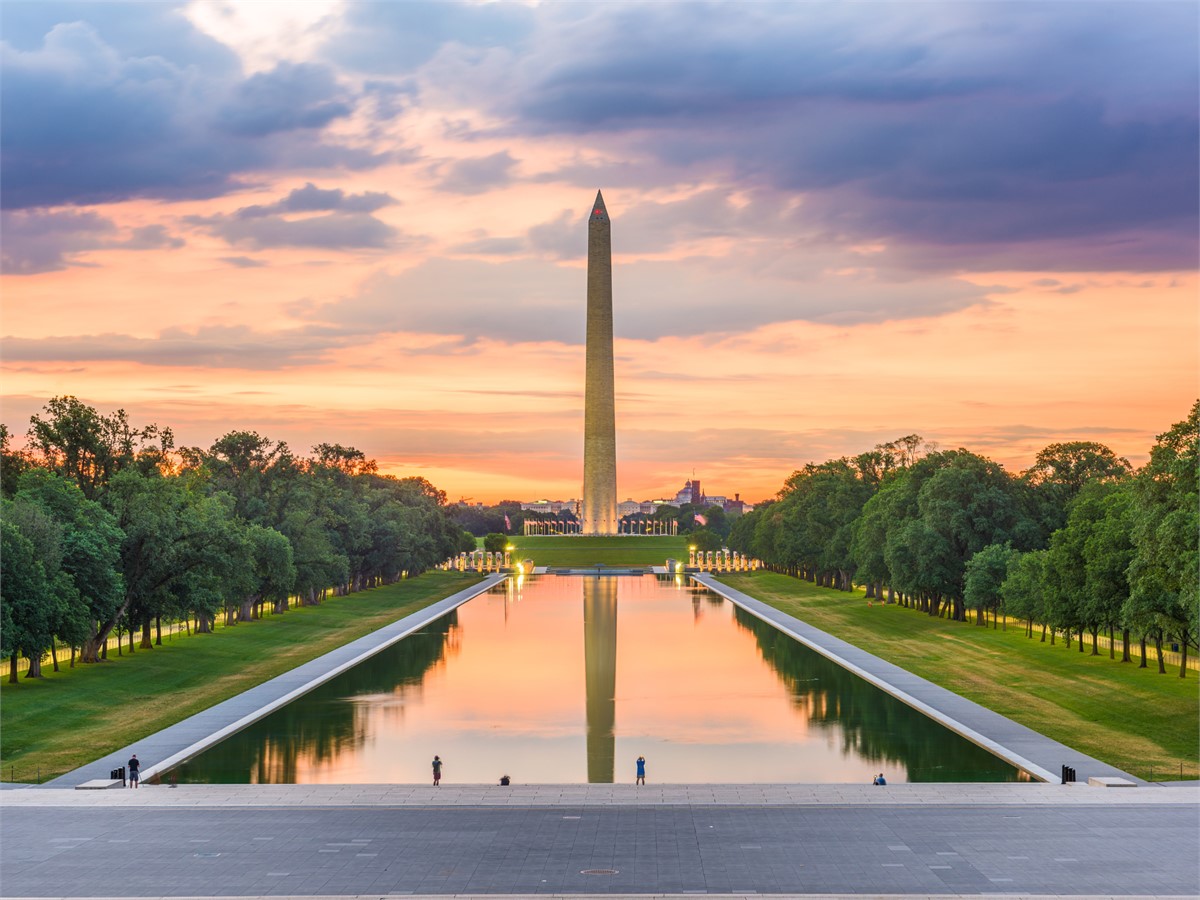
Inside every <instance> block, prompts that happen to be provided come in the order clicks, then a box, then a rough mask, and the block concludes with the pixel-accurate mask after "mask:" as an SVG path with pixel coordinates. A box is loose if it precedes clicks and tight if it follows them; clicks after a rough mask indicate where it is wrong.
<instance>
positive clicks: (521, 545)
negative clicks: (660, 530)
mask: <svg viewBox="0 0 1200 900" xmlns="http://www.w3.org/2000/svg"><path fill="white" fill-rule="evenodd" d="M510 543H511V544H512V545H513V546H514V547H516V548H517V549H516V550H514V551H513V554H512V558H513V560H514V561H517V562H519V561H520V560H523V559H532V560H533V562H534V564H535V565H539V566H591V565H595V564H596V563H603V564H604V565H606V566H661V565H663V564H665V563H666V561H667V559H683V560H686V559H687V546H688V545H687V538H686V537H661V536H654V535H621V536H615V537H607V536H606V537H595V536H592V535H586V536H585V535H579V534H574V535H561V536H560V535H532V536H529V537H523V536H519V535H514V536H513V537H512V538H511V539H510Z"/></svg>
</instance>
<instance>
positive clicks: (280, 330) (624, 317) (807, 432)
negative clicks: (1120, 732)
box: [0, 0, 1200, 502]
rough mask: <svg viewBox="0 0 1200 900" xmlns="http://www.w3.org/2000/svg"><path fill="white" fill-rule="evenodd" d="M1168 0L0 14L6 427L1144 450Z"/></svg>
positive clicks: (1190, 182) (460, 462)
mask: <svg viewBox="0 0 1200 900" xmlns="http://www.w3.org/2000/svg"><path fill="white" fill-rule="evenodd" d="M1198 10H1200V7H1197V5H1196V4H1195V3H1193V2H1169V3H1156V2H1152V0H1138V2H1125V3H1102V2H1086V0H1074V2H1071V0H1068V2H1056V3H1042V2H1034V0H1028V2H999V3H984V2H954V3H867V2H861V3H829V4H825V3H815V2H812V3H809V2H791V3H771V2H756V3H743V2H735V3H719V2H714V3H683V2H680V3H668V2H657V3H649V2H647V3H621V2H612V3H603V4H601V3H583V2H579V3H566V2H557V3H549V2H547V3H505V2H495V3H478V2H448V0H447V2H435V3H425V2H336V0H306V2H301V3H297V2H272V0H252V2H229V0H203V2H188V3H170V2H159V3H103V2H78V3H58V2H47V0H37V2H24V0H5V2H4V3H3V4H0V39H2V46H0V103H2V108H3V119H2V120H0V199H2V210H0V237H2V250H0V266H2V269H0V271H2V274H0V301H2V306H0V335H2V338H0V367H2V372H3V386H2V388H0V421H3V422H4V423H5V424H6V425H7V426H8V427H9V429H10V431H11V432H12V433H13V434H14V435H16V436H17V437H18V438H19V437H20V436H21V435H23V434H24V432H25V430H26V428H27V427H28V424H29V417H30V416H31V415H33V414H35V413H37V412H39V411H40V410H41V409H42V407H43V406H44V404H45V403H46V402H47V401H48V400H49V399H50V398H51V397H54V396H60V395H65V394H71V395H75V396H77V397H79V398H80V399H81V400H84V401H85V402H87V403H89V404H91V405H93V406H95V407H97V408H98V409H100V410H101V411H102V412H109V411H112V410H115V409H118V408H123V409H125V410H127V411H128V413H129V414H130V417H131V418H132V419H133V421H134V423H135V424H148V423H151V422H156V423H158V424H160V425H166V426H171V427H172V428H173V429H174V431H175V433H176V437H177V442H178V443H179V444H180V445H183V446H200V447H207V446H209V445H210V444H211V443H212V442H213V441H215V440H216V439H217V438H218V437H220V436H221V435H223V434H225V433H227V432H228V431H231V430H252V431H257V432H258V433H260V434H262V435H265V436H267V437H269V438H272V439H276V440H284V441H286V442H287V443H288V444H289V446H291V447H292V449H293V450H295V451H296V452H299V453H307V452H308V451H309V450H310V448H311V447H312V446H313V445H315V444H317V443H322V442H328V443H341V444H345V445H350V446H354V447H356V448H358V449H360V450H362V451H363V452H364V453H366V454H367V455H368V456H369V457H372V458H374V459H376V460H378V462H379V465H380V469H381V470H382V471H384V472H388V473H392V474H396V475H399V476H408V475H421V476H423V477H426V478H428V479H429V480H430V481H432V482H433V483H434V484H435V485H437V486H438V487H440V488H441V489H443V490H445V491H447V493H448V494H449V496H450V499H451V500H457V499H460V498H461V499H470V500H471V502H495V501H498V500H500V499H503V498H513V499H535V498H551V499H555V498H557V499H567V498H572V497H576V496H578V494H579V493H580V486H581V483H582V442H583V441H582V425H583V409H582V395H583V377H584V355H583V341H584V305H585V295H586V282H585V263H586V240H587V216H588V213H589V212H590V210H591V203H592V200H593V198H594V197H595V194H596V191H597V190H598V189H600V190H603V192H604V198H605V202H606V205H607V208H608V211H609V215H610V217H611V220H612V235H613V254H614V259H613V263H614V274H613V296H614V322H615V330H616V345H615V353H616V383H617V453H618V493H619V495H620V497H621V499H624V498H626V497H632V498H634V499H639V500H641V499H649V498H653V497H662V496H673V495H674V493H675V491H676V490H678V489H679V488H680V487H681V486H682V484H683V482H684V480H686V479H687V478H690V477H692V475H693V473H694V474H695V477H697V478H700V479H701V481H702V483H703V486H704V488H705V490H706V491H707V492H708V493H710V494H726V495H729V496H733V495H734V494H735V493H738V494H740V495H741V496H742V498H743V499H746V500H750V501H757V500H760V499H764V498H767V497H770V496H772V495H774V494H775V492H776V491H777V490H778V489H779V487H780V486H781V485H782V482H783V480H784V478H786V477H787V475H788V474H789V473H790V472H791V471H793V470H794V469H796V468H798V467H800V466H802V465H804V464H805V463H807V462H810V461H821V460H824V459H828V458H832V457H837V456H841V455H843V454H851V455H852V454H855V453H859V452H862V451H864V450H867V449H870V448H871V447H872V446H874V445H875V444H877V443H880V442H883V441H888V440H892V439H894V438H896V437H899V436H901V435H906V434H910V433H917V434H920V435H922V436H924V437H925V438H926V440H928V441H930V442H934V443H936V444H937V445H938V446H940V447H943V448H953V447H960V446H962V447H966V448H968V449H970V450H973V451H975V452H978V453H981V454H983V455H985V456H988V457H990V458H992V459H995V460H997V461H999V462H1001V463H1003V464H1004V465H1005V466H1006V467H1008V468H1009V469H1010V470H1012V471H1014V472H1017V471H1020V470H1021V469H1024V468H1026V467H1028V466H1029V465H1030V464H1031V463H1032V461H1033V458H1034V456H1035V454H1036V453H1037V452H1038V450H1040V449H1041V448H1042V447H1044V446H1046V445H1047V444H1049V443H1052V442H1055V441H1067V440H1095V441H1101V442H1103V443H1106V444H1108V445H1109V446H1110V447H1112V448H1113V449H1114V450H1115V451H1116V452H1118V453H1119V454H1122V455H1125V456H1127V457H1128V458H1129V459H1130V460H1131V461H1132V462H1134V463H1135V464H1138V463H1141V462H1144V461H1145V459H1146V457H1147V454H1148V451H1149V448H1150V446H1151V445H1152V443H1153V440H1154V436H1155V435H1156V434H1158V433H1161V432H1163V431H1165V430H1167V428H1169V427H1170V425H1171V424H1172V423H1174V422H1177V421H1180V420H1182V419H1183V418H1184V417H1185V416H1186V414H1187V411H1188V409H1189V407H1190V405H1191V404H1192V402H1193V401H1194V399H1195V398H1196V396H1197V395H1198V393H1200V359H1198V357H1200V340H1198V338H1200V328H1198V324H1200V323H1198V321H1197V317H1198V304H1197V282H1198V279H1197V247H1198V244H1197V234H1198V223H1200V215H1198V196H1200V182H1198V175H1197V173H1198V171H1200V165H1198V163H1200V154H1198V148H1200V125H1198V118H1200V115H1198V109H1200V102H1198V101H1200V98H1198V96H1197V94H1198V88H1197V86H1198V84H1200V66H1198V59H1200V50H1198V46H1197V42H1198V39H1197V35H1198V28H1197V25H1198Z"/></svg>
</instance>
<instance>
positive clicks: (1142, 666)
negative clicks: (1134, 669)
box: [1138, 634, 1146, 669]
mask: <svg viewBox="0 0 1200 900" xmlns="http://www.w3.org/2000/svg"><path fill="white" fill-rule="evenodd" d="M1138 668H1139V669H1144V668H1146V636H1145V635H1144V634H1143V635H1142V664H1141V665H1140V666H1138Z"/></svg>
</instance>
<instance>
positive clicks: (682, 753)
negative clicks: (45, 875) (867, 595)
mask: <svg viewBox="0 0 1200 900" xmlns="http://www.w3.org/2000/svg"><path fill="white" fill-rule="evenodd" d="M435 753H436V754H438V755H439V756H441V758H442V759H443V760H444V761H445V767H444V769H443V776H442V777H443V781H445V782H446V783H448V784H453V783H456V782H457V783H481V782H482V783H488V782H491V783H495V782H497V781H498V780H499V778H500V776H501V775H509V776H510V777H511V778H512V780H513V783H515V784H530V783H543V784H545V783H572V782H573V783H582V782H593V783H604V782H612V781H618V782H632V781H633V778H634V762H635V760H636V759H637V757H638V756H645V757H646V760H647V767H646V768H647V781H648V782H662V783H668V782H669V783H675V784H679V783H719V782H799V783H815V782H869V781H870V780H871V777H872V776H873V775H875V774H876V773H878V772H881V771H882V772H884V773H885V774H886V775H887V778H888V781H889V782H904V781H1013V780H1017V779H1019V778H1021V777H1023V776H1022V775H1021V773H1020V772H1018V770H1017V769H1015V768H1014V767H1013V766H1011V765H1009V764H1008V763H1006V762H1004V761H1002V760H1000V759H998V758H996V757H994V756H992V755H991V754H990V753H988V752H986V751H984V750H982V749H980V748H979V747H977V746H975V745H974V744H972V743H970V742H969V741H967V740H965V739H963V738H960V737H959V736H958V735H956V734H954V733H953V732H951V731H948V730H947V729H945V728H943V727H942V726H941V725H939V724H937V723H936V722H933V721H932V720H930V719H927V718H925V717H924V716H922V715H921V714H919V713H917V712H915V711H914V710H912V709H910V708H909V707H907V706H905V705H904V704H903V703H900V702H899V701H898V700H895V699H893V698H892V697H890V696H888V695H887V694H885V693H883V692H882V691H880V690H879V689H877V688H875V687H873V686H872V685H870V684H868V683H866V682H865V681H862V680H861V679H859V678H857V677H856V676H854V675H851V674H850V673H849V672H846V671H845V670H844V669H841V668H840V667H838V666H836V665H834V664H833V663H830V662H828V661H827V660H825V659H824V658H823V657H821V656H818V655H817V654H815V653H813V652H812V651H810V650H808V649H807V648H805V647H804V646H802V645H801V644H798V643H797V642H795V641H794V640H792V639H791V638H789V637H787V636H786V635H783V634H781V633H779V632H778V631H776V630H774V629H773V628H771V627H769V626H767V625H765V624H763V623H762V622H760V621H759V620H758V619H755V618H753V617H752V616H749V615H747V614H746V613H744V612H742V611H741V610H739V609H738V608H737V607H735V606H734V605H733V604H732V603H729V602H728V601H726V600H724V599H722V598H721V597H719V596H717V595H716V594H714V593H712V592H711V591H708V590H707V589H704V588H698V587H695V586H690V585H684V584H682V583H678V582H676V581H675V580H673V579H668V578H664V577H655V576H653V575H647V576H643V577H607V578H594V577H592V578H589V577H566V576H543V577H537V578H530V579H525V580H523V581H522V582H516V581H514V580H510V581H509V582H508V583H507V584H505V585H502V586H499V587H497V588H495V589H494V590H492V591H491V592H489V593H487V594H483V595H481V596H479V597H477V598H476V599H474V600H472V601H470V602H469V603H467V604H465V605H463V606H461V607H459V609H458V610H456V611H455V612H453V613H450V614H449V615H447V616H444V617H443V618H441V619H439V620H438V621H436V622H434V623H432V624H431V625H429V626H428V627H427V628H426V629H425V630H424V631H422V632H420V633H417V634H414V635H412V636H410V637H408V638H406V639H405V640H403V641H401V642H400V643H398V644H396V645H395V646H393V647H391V648H390V649H388V650H385V651H383V652H382V653H379V654H378V655H376V656H374V657H372V658H371V659H369V660H367V661H366V662H364V663H362V664H361V665H359V666H357V667H356V668H354V669H353V670H351V671H349V672H346V673H344V674H342V675H340V676H338V677H337V678H335V679H333V680H332V681H330V682H328V683H327V684H325V685H323V686H321V687H320V688H317V689H316V690H314V691H312V692H311V693H309V694H307V695H305V696H304V697H301V698H299V699H297V700H296V701H295V702H293V703H292V704H290V705H288V706H287V707H284V708H283V709H280V710H278V711H276V712H275V713H273V714H271V715H270V716H268V717H267V718H265V719H263V720H261V721H259V722H257V723H256V724H254V725H252V726H250V727H249V728H247V729H246V730H244V731H242V732H239V733H238V734H236V735H234V736H232V737H230V738H229V739H227V740H225V741H224V742H222V743H221V744H218V745H217V746H215V747H213V748H211V749H210V750H208V751H206V752H204V753H203V754H201V755H200V756H198V757H196V758H195V759H193V760H191V761H190V762H188V763H185V764H184V765H183V766H181V767H179V768H178V769H176V770H175V773H174V774H175V775H176V776H177V777H178V779H179V781H181V782H230V783H239V782H240V783H247V782H248V783H276V784H278V783H284V784H291V783H294V784H312V783H338V784H350V783H396V782H401V783H403V782H427V781H429V780H430V760H431V759H432V758H433V755H434V754H435ZM168 777H170V776H168Z"/></svg>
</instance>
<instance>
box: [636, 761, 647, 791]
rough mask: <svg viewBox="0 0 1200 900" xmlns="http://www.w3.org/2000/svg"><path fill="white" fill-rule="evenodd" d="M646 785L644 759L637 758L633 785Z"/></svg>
mask: <svg viewBox="0 0 1200 900" xmlns="http://www.w3.org/2000/svg"><path fill="white" fill-rule="evenodd" d="M645 783H646V757H644V756H639V757H638V758H637V781H635V782H634V784H643V785H644V784H645Z"/></svg>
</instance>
